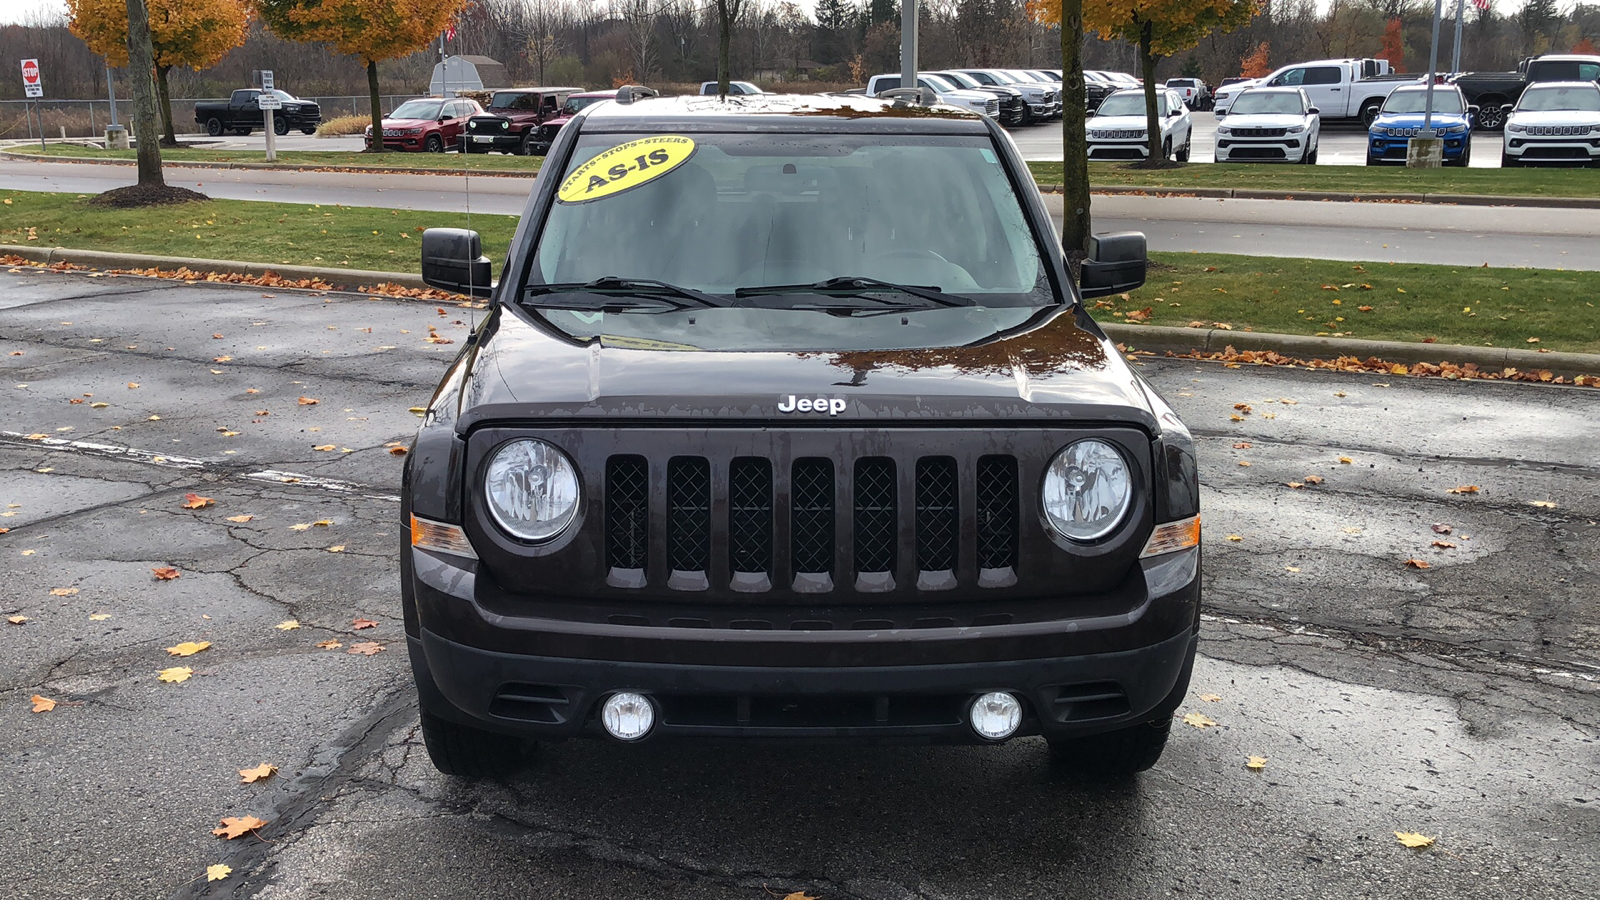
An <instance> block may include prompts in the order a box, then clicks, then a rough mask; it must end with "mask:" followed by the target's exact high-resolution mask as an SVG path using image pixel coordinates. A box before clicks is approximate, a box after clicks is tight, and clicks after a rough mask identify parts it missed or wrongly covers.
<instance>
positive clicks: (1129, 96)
mask: <svg viewBox="0 0 1600 900" xmlns="http://www.w3.org/2000/svg"><path fill="white" fill-rule="evenodd" d="M1094 114H1095V115H1096V116H1107V117H1109V116H1143V115H1144V114H1145V113H1144V92H1143V91H1138V92H1134V91H1129V92H1128V93H1126V94H1112V95H1111V96H1109V97H1107V98H1106V99H1105V102H1104V103H1101V104H1100V108H1099V109H1097V110H1095V113H1094ZM1156 114H1157V115H1162V116H1164V115H1166V114H1167V95H1166V94H1165V93H1162V92H1161V91H1156Z"/></svg>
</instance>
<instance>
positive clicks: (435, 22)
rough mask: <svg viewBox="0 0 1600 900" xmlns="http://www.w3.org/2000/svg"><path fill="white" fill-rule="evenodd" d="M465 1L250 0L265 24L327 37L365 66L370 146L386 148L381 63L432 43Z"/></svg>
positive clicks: (292, 35)
mask: <svg viewBox="0 0 1600 900" xmlns="http://www.w3.org/2000/svg"><path fill="white" fill-rule="evenodd" d="M466 5H467V0H250V6H251V8H252V9H253V10H254V11H255V13H256V15H258V16H260V17H261V19H262V21H264V22H266V23H267V27H268V28H269V29H271V30H272V32H273V33H274V34H276V35H278V36H279V37H281V38H286V39H288V40H291V41H327V42H329V43H331V44H333V45H334V46H335V47H337V48H338V49H339V52H341V53H349V54H351V55H352V56H359V57H361V60H362V61H363V62H365V63H366V66H367V90H368V92H369V93H370V95H371V99H372V134H373V135H374V137H376V138H377V139H376V140H374V141H373V142H372V146H371V147H369V148H368V149H369V150H370V151H371V152H374V153H382V152H383V138H382V135H383V107H382V106H381V105H380V104H381V102H382V101H381V100H380V99H379V97H378V63H379V62H381V61H383V60H386V59H397V58H399V57H402V56H409V55H410V54H412V53H415V52H417V51H418V50H421V49H422V48H423V47H426V46H428V44H429V43H430V42H432V41H433V39H434V38H435V37H437V36H438V35H439V34H440V32H442V31H444V27H445V26H446V25H448V24H449V23H450V22H451V21H452V20H454V19H455V17H456V16H457V15H458V14H459V13H460V12H461V10H462V8H463V7H465V6H466Z"/></svg>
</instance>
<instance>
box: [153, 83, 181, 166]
mask: <svg viewBox="0 0 1600 900" xmlns="http://www.w3.org/2000/svg"><path fill="white" fill-rule="evenodd" d="M171 71H172V67H171V66H156V97H157V98H158V99H159V100H160V101H161V131H162V138H161V146H163V147H176V146H178V135H177V133H176V132H175V131H173V129H172V90H171V88H169V87H168V86H167V73H168V72H171Z"/></svg>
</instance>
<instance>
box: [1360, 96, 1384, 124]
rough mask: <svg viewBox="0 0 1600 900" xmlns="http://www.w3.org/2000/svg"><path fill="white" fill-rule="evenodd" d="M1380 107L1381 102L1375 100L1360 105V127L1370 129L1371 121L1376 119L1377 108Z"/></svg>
mask: <svg viewBox="0 0 1600 900" xmlns="http://www.w3.org/2000/svg"><path fill="white" fill-rule="evenodd" d="M1382 108H1383V104H1382V103H1381V102H1379V101H1377V100H1373V101H1370V102H1368V103H1367V105H1366V106H1363V107H1361V127H1362V128H1367V129H1370V128H1371V127H1372V123H1373V122H1375V121H1377V119H1378V110H1380V109H1382Z"/></svg>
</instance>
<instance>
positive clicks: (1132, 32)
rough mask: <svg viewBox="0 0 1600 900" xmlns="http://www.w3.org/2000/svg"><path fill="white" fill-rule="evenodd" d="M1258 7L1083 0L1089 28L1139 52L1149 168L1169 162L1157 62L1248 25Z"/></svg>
mask: <svg viewBox="0 0 1600 900" xmlns="http://www.w3.org/2000/svg"><path fill="white" fill-rule="evenodd" d="M1047 2H1059V0H1047ZM1257 8H1258V7H1257V0H1083V24H1084V27H1086V28H1089V29H1091V30H1093V31H1095V32H1097V33H1098V34H1099V35H1100V37H1101V39H1103V40H1111V39H1113V38H1121V39H1122V40H1124V41H1127V42H1128V43H1130V44H1134V45H1137V46H1138V48H1139V62H1140V63H1141V69H1142V72H1141V73H1140V74H1142V75H1143V76H1144V108H1145V136H1146V138H1147V139H1148V140H1149V142H1150V143H1149V148H1150V154H1149V156H1148V157H1147V158H1146V159H1145V162H1144V165H1148V166H1151V167H1160V166H1161V165H1162V163H1163V159H1162V155H1161V128H1160V124H1161V123H1160V120H1159V118H1158V117H1157V116H1156V61H1157V59H1159V58H1163V57H1167V56H1171V55H1173V54H1175V53H1182V52H1183V51H1185V50H1188V49H1191V48H1192V47H1194V46H1196V45H1197V44H1199V43H1200V41H1201V39H1202V38H1204V37H1206V36H1207V35H1209V34H1211V33H1213V32H1217V31H1233V30H1234V29H1236V28H1239V27H1241V26H1243V25H1246V24H1248V23H1249V21H1250V20H1251V19H1252V18H1254V17H1255V14H1256V11H1257ZM1174 149H1176V148H1174Z"/></svg>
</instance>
